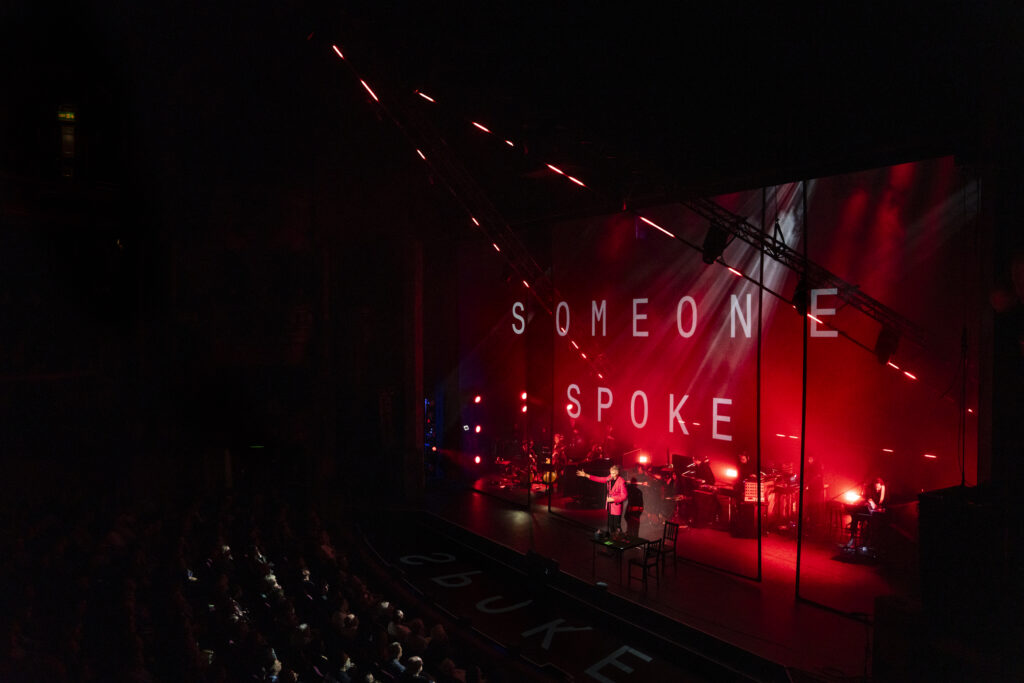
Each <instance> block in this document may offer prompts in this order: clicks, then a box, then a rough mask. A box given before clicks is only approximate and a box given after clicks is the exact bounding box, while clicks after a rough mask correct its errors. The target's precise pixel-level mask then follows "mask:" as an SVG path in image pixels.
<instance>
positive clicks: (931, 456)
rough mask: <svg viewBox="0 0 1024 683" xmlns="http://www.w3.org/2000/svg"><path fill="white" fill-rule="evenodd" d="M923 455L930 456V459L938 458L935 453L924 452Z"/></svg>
mask: <svg viewBox="0 0 1024 683" xmlns="http://www.w3.org/2000/svg"><path fill="white" fill-rule="evenodd" d="M924 457H926V458H930V459H932V460H935V459H936V458H938V457H939V456H937V455H935V454H934V453H925V454H924Z"/></svg>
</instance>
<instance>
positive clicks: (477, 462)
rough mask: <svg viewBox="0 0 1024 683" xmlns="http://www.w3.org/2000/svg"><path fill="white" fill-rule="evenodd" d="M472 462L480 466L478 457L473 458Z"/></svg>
mask: <svg viewBox="0 0 1024 683" xmlns="http://www.w3.org/2000/svg"><path fill="white" fill-rule="evenodd" d="M473 462H475V463H476V464H477V465H479V464H480V456H479V455H478V456H476V457H475V458H473Z"/></svg>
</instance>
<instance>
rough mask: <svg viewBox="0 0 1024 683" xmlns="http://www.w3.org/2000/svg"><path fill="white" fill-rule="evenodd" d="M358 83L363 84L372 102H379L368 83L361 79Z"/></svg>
mask: <svg viewBox="0 0 1024 683" xmlns="http://www.w3.org/2000/svg"><path fill="white" fill-rule="evenodd" d="M359 82H360V83H362V84H363V87H364V88H366V92H368V93H370V97H372V98H373V101H374V102H380V98H379V97H377V93H375V92H373V88H371V87H370V85H369V83H367V82H366V81H364V80H363V79H361V78H360V79H359Z"/></svg>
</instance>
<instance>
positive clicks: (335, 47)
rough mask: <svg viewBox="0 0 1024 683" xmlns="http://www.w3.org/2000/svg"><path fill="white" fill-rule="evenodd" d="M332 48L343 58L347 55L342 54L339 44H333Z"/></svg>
mask: <svg viewBox="0 0 1024 683" xmlns="http://www.w3.org/2000/svg"><path fill="white" fill-rule="evenodd" d="M331 49H332V50H334V54H336V55H338V56H339V57H341V58H342V59H345V55H343V54H341V50H339V49H338V46H337V45H331Z"/></svg>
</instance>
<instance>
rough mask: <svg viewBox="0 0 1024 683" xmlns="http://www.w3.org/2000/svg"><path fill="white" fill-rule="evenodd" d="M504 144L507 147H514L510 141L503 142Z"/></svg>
mask: <svg viewBox="0 0 1024 683" xmlns="http://www.w3.org/2000/svg"><path fill="white" fill-rule="evenodd" d="M505 144H506V145H508V146H509V147H515V145H514V144H512V141H511V140H505Z"/></svg>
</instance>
